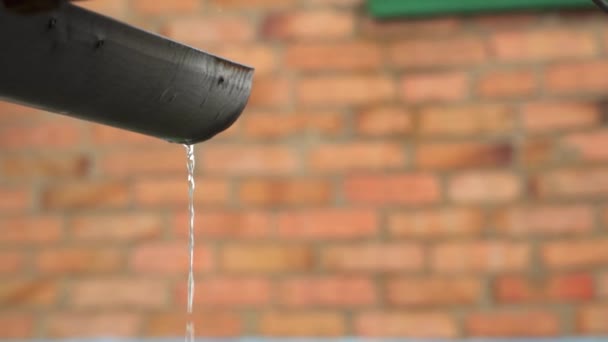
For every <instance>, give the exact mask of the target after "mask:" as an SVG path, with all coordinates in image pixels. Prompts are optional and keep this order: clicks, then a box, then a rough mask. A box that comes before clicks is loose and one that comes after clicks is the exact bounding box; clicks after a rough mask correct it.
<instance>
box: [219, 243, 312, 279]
mask: <svg viewBox="0 0 608 342" xmlns="http://www.w3.org/2000/svg"><path fill="white" fill-rule="evenodd" d="M312 263H313V254H312V250H311V249H310V248H309V247H307V246H302V245H286V244H257V245H244V244H231V245H227V246H225V247H224V248H223V249H222V253H221V265H222V269H223V270H224V271H225V272H255V273H276V272H287V271H290V272H291V271H306V270H309V269H310V268H311V266H312Z"/></svg>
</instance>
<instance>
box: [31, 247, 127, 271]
mask: <svg viewBox="0 0 608 342" xmlns="http://www.w3.org/2000/svg"><path fill="white" fill-rule="evenodd" d="M123 263H124V260H123V256H122V251H120V250H119V249H117V248H114V247H110V248H107V247H105V248H100V247H95V248H93V247H54V248H52V249H45V250H42V251H40V252H39V253H38V254H37V256H36V268H37V270H38V271H39V272H43V273H61V274H72V273H85V274H88V273H110V272H116V271H117V270H119V269H120V268H121V267H122V265H123Z"/></svg>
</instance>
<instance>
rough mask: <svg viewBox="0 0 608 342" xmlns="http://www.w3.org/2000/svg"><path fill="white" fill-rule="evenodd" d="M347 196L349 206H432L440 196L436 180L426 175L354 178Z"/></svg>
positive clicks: (346, 186) (346, 188)
mask: <svg viewBox="0 0 608 342" xmlns="http://www.w3.org/2000/svg"><path fill="white" fill-rule="evenodd" d="M344 193H345V197H346V199H347V200H348V201H350V202H353V203H357V204H376V205H385V204H429V203H435V202H437V201H438V200H439V198H440V196H441V194H440V189H439V183H438V180H437V178H435V177H434V176H433V175H430V174H424V173H417V174H416V173H412V174H397V175H382V176H372V175H369V176H351V177H347V178H346V180H345V181H344Z"/></svg>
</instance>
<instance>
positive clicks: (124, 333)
mask: <svg viewBox="0 0 608 342" xmlns="http://www.w3.org/2000/svg"><path fill="white" fill-rule="evenodd" d="M45 321H46V324H45V325H46V327H47V333H46V335H47V336H48V337H49V338H68V337H73V336H79V337H80V338H85V337H97V336H107V335H111V336H116V337H135V336H137V333H138V332H139V330H140V326H141V324H142V317H141V316H140V315H137V314H135V313H124V312H120V311H118V312H103V313H87V314H84V313H81V312H74V313H71V312H69V313H62V312H59V313H55V314H54V315H48V316H46V319H45Z"/></svg>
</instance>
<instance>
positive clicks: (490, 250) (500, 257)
mask: <svg viewBox="0 0 608 342" xmlns="http://www.w3.org/2000/svg"><path fill="white" fill-rule="evenodd" d="M431 257H432V259H431V265H432V268H433V270H434V271H435V272H440V273H468V272H482V273H484V272H489V273H501V272H513V271H522V270H525V269H527V268H528V265H529V263H530V257H531V250H530V246H528V245H527V244H526V243H520V242H503V241H497V240H483V241H476V242H445V243H441V244H438V245H436V246H435V247H434V248H433V249H432V253H431Z"/></svg>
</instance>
